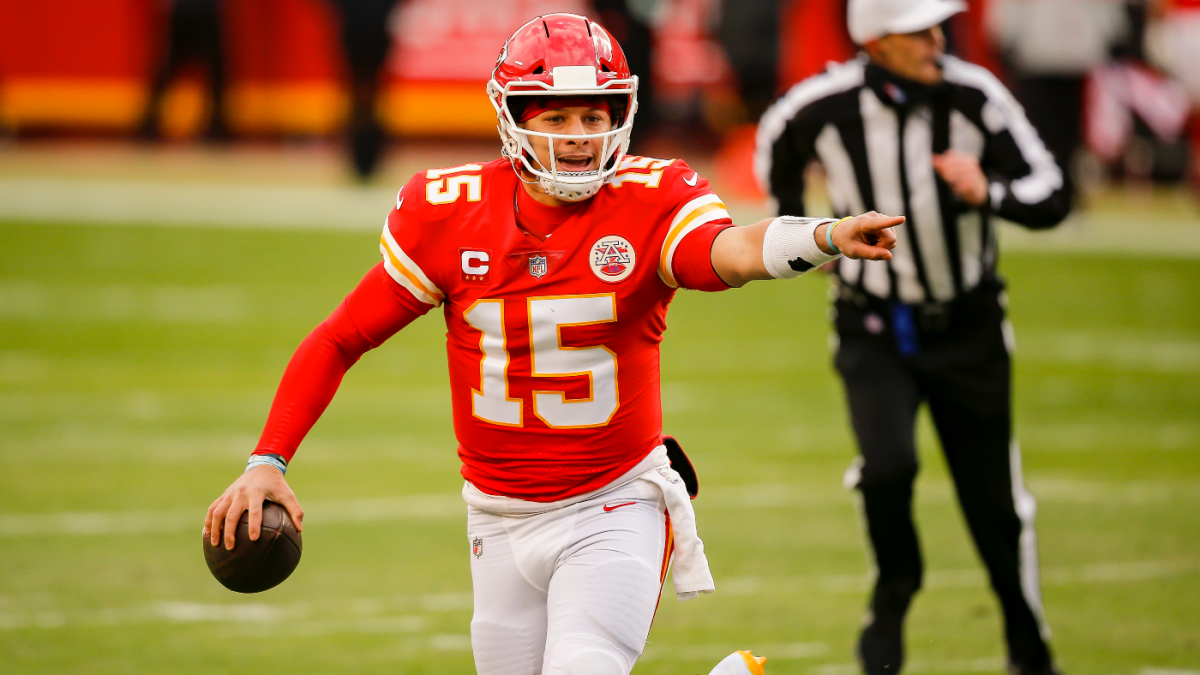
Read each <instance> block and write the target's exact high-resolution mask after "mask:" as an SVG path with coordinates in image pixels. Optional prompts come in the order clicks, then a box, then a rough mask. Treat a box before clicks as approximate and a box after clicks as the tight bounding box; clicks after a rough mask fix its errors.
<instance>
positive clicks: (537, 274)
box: [529, 255, 548, 279]
mask: <svg viewBox="0 0 1200 675" xmlns="http://www.w3.org/2000/svg"><path fill="white" fill-rule="evenodd" d="M547 269H548V267H547V265H546V256H544V255H531V256H529V273H530V274H532V275H533V278H534V279H541V278H542V277H544V276H546V272H547Z"/></svg>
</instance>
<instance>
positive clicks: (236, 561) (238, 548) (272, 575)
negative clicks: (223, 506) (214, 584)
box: [204, 502, 304, 593]
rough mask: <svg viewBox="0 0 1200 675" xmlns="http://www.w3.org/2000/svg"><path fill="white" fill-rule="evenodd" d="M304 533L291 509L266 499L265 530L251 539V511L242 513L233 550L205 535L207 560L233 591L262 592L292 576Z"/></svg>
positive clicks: (263, 524)
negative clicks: (290, 512)
mask: <svg viewBox="0 0 1200 675" xmlns="http://www.w3.org/2000/svg"><path fill="white" fill-rule="evenodd" d="M303 548H304V546H303V542H302V541H301V539H300V532H299V531H297V530H296V525H295V524H294V523H292V518H291V516H289V515H288V512H287V509H285V508H283V507H282V506H280V505H279V504H276V503H275V502H263V522H262V531H261V532H260V534H259V535H258V540H257V541H250V512H249V511H244V512H242V519H241V520H240V521H238V527H237V538H236V540H235V541H234V545H233V550H232V551H229V550H226V549H225V544H224V541H223V540H222V541H221V543H220V544H218V545H217V546H213V545H212V544H210V543H209V540H208V537H205V538H204V560H205V562H207V563H208V569H209V571H210V572H212V575H213V576H214V577H216V578H217V581H219V582H221V585H223V586H225V588H228V589H229V590H231V591H236V592H238V593H261V592H262V591H265V590H267V589H268V588H274V587H276V586H278V585H279V584H281V583H283V580H284V579H287V578H288V577H289V576H291V574H292V572H293V571H294V570H295V569H296V566H297V565H299V564H300V553H301V551H302V550H303Z"/></svg>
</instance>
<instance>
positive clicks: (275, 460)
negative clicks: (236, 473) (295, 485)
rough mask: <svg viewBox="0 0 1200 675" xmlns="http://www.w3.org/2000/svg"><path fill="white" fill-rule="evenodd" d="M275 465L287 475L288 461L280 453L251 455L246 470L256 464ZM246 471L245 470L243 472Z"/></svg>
mask: <svg viewBox="0 0 1200 675" xmlns="http://www.w3.org/2000/svg"><path fill="white" fill-rule="evenodd" d="M263 465H266V466H273V467H275V468H276V469H279V470H280V471H282V472H283V474H284V475H287V462H285V461H283V458H282V457H280V456H279V455H275V454H270V455H250V459H249V460H248V461H247V462H246V471H249V470H250V469H253V468H254V467H256V466H263ZM243 473H244V472H243Z"/></svg>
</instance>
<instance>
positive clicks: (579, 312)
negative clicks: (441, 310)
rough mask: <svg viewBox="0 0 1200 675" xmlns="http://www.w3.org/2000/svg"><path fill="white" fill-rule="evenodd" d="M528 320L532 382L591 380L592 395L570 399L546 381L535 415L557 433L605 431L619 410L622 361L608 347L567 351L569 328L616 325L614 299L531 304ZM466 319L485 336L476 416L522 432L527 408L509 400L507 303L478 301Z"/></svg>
mask: <svg viewBox="0 0 1200 675" xmlns="http://www.w3.org/2000/svg"><path fill="white" fill-rule="evenodd" d="M526 303H527V309H528V316H529V336H530V337H529V340H530V345H529V354H530V362H531V364H532V366H531V373H530V374H531V375H533V377H547V378H554V377H566V376H586V377H587V378H588V389H589V392H590V395H589V397H588V398H584V399H568V398H567V395H566V392H565V391H560V390H555V389H554V386H553V383H552V382H551V381H547V383H546V385H547V388H546V390H541V389H537V390H535V391H534V392H533V414H534V415H535V416H537V418H538V419H540V420H542V421H543V422H545V423H546V425H547V426H549V427H552V428H556V429H579V428H587V427H602V426H605V425H606V424H608V421H609V420H610V419H612V416H613V414H614V413H616V412H617V407H618V406H619V405H620V395H619V393H618V392H617V355H616V354H614V353H613V352H612V351H611V350H609V349H608V348H607V347H605V346H604V345H594V346H588V347H566V346H563V344H562V328H563V327H565V326H589V325H594V324H600V323H608V322H613V321H616V320H617V298H616V295H615V294H613V293H599V294H596V295H568V296H553V297H544V298H528V299H527V300H526ZM463 318H465V319H466V321H467V323H468V324H470V326H471V327H472V328H474V329H475V330H477V331H479V332H480V333H482V336H481V337H480V338H479V351H480V352H481V358H480V363H479V374H480V378H479V381H480V388H479V389H477V390H475V391H474V392H473V393H472V395H471V411H472V414H473V415H474V416H475V417H477V418H479V419H481V420H484V421H486V422H490V423H492V424H499V425H502V426H513V427H520V426H523V425H524V420H523V419H522V415H523V410H524V402H523V401H522V400H521V399H519V398H510V397H509V391H508V368H509V364H510V361H511V358H510V356H509V349H510V345H509V344H508V338H507V336H506V333H505V329H504V301H503V300H479V301H477V302H476V303H475V304H474V305H472V306H471V308H470V309H468V310H467V311H466V312H465V313H464V314H463Z"/></svg>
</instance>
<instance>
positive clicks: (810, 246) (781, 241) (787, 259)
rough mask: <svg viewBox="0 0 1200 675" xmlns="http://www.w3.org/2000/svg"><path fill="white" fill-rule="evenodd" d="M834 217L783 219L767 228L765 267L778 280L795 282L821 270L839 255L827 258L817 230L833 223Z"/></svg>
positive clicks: (791, 217) (778, 219) (775, 221)
mask: <svg viewBox="0 0 1200 675" xmlns="http://www.w3.org/2000/svg"><path fill="white" fill-rule="evenodd" d="M835 222H837V221H836V220H834V219H832V218H797V217H796V216H779V217H778V218H776V219H775V220H772V221H771V224H770V225H768V226H767V232H766V235H764V236H763V251H762V256H763V265H765V266H766V268H767V272H770V274H771V276H773V277H775V278H776V279H791V278H792V277H798V276H800V275H801V274H804V273H805V272H807V271H809V270H811V269H812V268H814V267H820V266H821V265H824V264H825V263H827V262H829V261H830V260H834V259H836V258H837V257H838V256H837V255H827V254H826V253H825V252H824V251H822V250H821V249H820V247H818V246H817V240H816V235H815V233H816V231H817V228H818V227H820V226H821V224H822V223H828V224H833V223H835Z"/></svg>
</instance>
